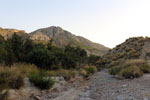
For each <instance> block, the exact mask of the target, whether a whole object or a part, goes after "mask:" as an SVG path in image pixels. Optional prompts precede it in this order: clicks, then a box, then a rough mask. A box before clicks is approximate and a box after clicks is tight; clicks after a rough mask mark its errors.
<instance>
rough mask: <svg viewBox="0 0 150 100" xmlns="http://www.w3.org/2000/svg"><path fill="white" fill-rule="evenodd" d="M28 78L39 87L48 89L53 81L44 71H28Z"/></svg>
mask: <svg viewBox="0 0 150 100" xmlns="http://www.w3.org/2000/svg"><path fill="white" fill-rule="evenodd" d="M29 80H30V81H31V82H32V83H33V84H34V85H35V86H37V87H38V88H40V89H50V88H51V87H52V86H53V85H54V83H55V82H54V80H52V79H51V78H50V77H49V76H48V73H47V72H46V71H39V72H32V73H30V75H29Z"/></svg>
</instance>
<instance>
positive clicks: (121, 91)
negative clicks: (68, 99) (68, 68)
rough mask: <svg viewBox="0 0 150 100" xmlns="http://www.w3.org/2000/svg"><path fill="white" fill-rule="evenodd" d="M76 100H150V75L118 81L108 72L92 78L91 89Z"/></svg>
mask: <svg viewBox="0 0 150 100" xmlns="http://www.w3.org/2000/svg"><path fill="white" fill-rule="evenodd" d="M75 100H150V74H146V75H144V76H142V77H140V78H137V79H133V80H117V79H115V78H113V77H112V76H111V75H109V74H108V73H107V72H106V71H101V72H98V73H96V74H95V75H94V76H93V77H92V78H91V85H90V87H89V89H88V88H87V89H86V90H84V91H83V92H82V93H80V95H79V96H78V97H77V98H76V99H75Z"/></svg>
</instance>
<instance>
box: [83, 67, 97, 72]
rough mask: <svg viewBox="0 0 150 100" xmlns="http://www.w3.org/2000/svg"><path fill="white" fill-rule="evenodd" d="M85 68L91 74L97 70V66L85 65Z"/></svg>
mask: <svg viewBox="0 0 150 100" xmlns="http://www.w3.org/2000/svg"><path fill="white" fill-rule="evenodd" d="M85 70H86V71H87V73H88V74H93V73H95V72H96V71H97V68H96V67H95V66H87V67H86V68H85Z"/></svg>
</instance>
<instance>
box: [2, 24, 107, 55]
mask: <svg viewBox="0 0 150 100" xmlns="http://www.w3.org/2000/svg"><path fill="white" fill-rule="evenodd" d="M14 33H16V34H17V35H19V36H21V37H23V38H30V39H32V40H35V41H42V42H43V41H44V42H45V41H49V40H51V39H52V40H53V41H54V43H55V44H56V46H58V47H64V46H66V45H72V46H79V47H81V48H82V49H85V50H86V51H87V52H88V54H94V55H103V54H105V53H106V52H107V51H108V50H109V48H107V47H105V46H103V45H101V44H98V43H93V42H91V41H90V40H88V39H86V38H84V37H81V36H75V35H73V34H72V33H70V32H68V31H66V30H63V29H62V28H61V27H56V26H51V27H48V28H41V29H38V30H36V31H33V32H31V33H28V34H27V33H26V32H25V31H24V30H17V29H3V28H0V35H2V36H4V38H5V39H8V38H10V37H11V36H12V35H13V34H14Z"/></svg>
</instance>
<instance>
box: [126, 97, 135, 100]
mask: <svg viewBox="0 0 150 100" xmlns="http://www.w3.org/2000/svg"><path fill="white" fill-rule="evenodd" d="M128 100H136V99H135V98H134V97H129V98H128Z"/></svg>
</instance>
